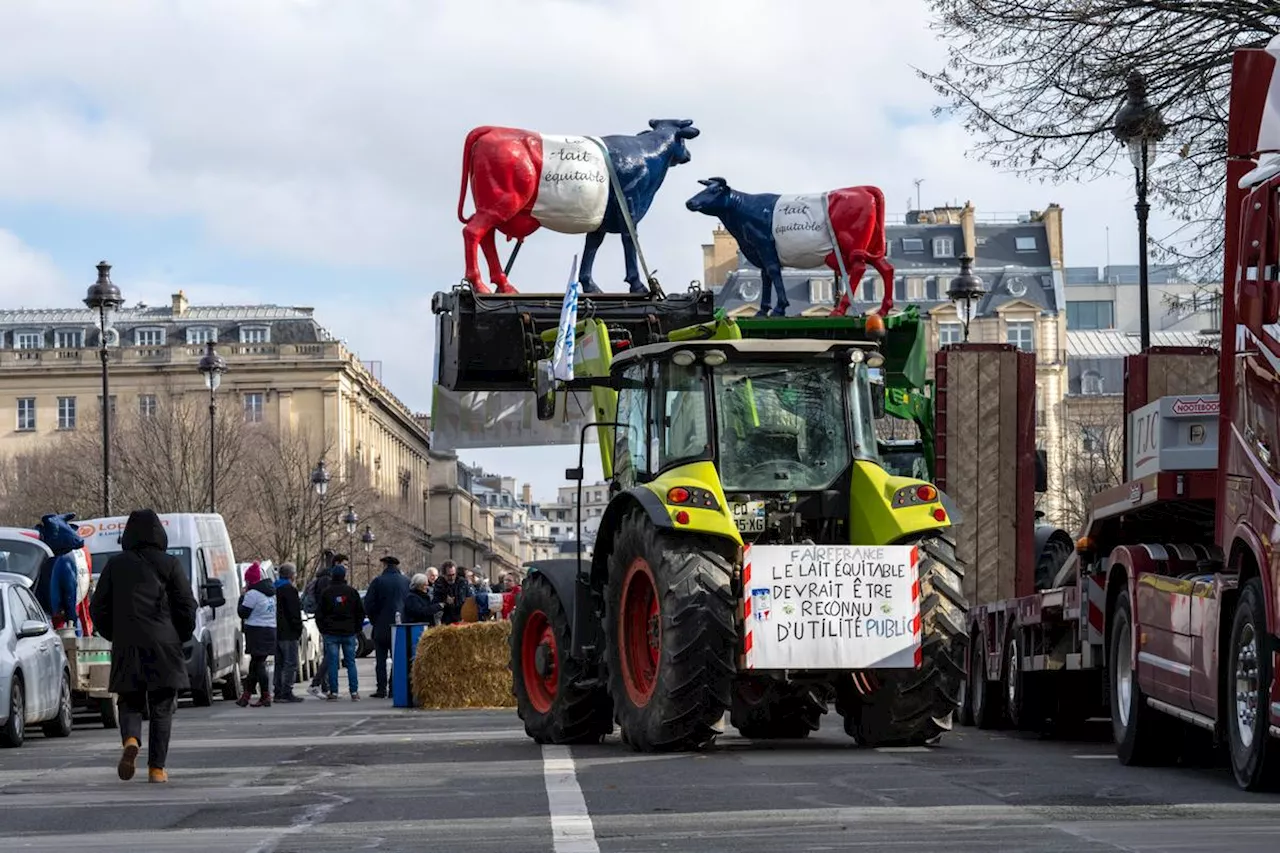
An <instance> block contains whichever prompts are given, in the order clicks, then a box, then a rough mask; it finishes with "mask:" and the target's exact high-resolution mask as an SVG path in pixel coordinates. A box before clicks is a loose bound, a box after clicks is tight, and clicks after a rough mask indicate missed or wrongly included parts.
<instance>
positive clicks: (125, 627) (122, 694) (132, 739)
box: [89, 509, 196, 782]
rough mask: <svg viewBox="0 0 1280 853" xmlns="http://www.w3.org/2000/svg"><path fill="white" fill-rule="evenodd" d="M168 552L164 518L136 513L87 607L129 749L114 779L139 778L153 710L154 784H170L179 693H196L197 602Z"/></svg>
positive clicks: (150, 757)
mask: <svg viewBox="0 0 1280 853" xmlns="http://www.w3.org/2000/svg"><path fill="white" fill-rule="evenodd" d="M168 547H169V537H168V534H166V533H165V530H164V525H163V524H162V523H161V522H160V517H159V516H158V515H156V514H155V512H154V511H153V510H150V509H139V510H134V511H133V512H132V513H130V514H129V520H128V522H127V523H126V524H125V526H124V533H123V534H122V535H121V537H120V548H121V552H120V553H119V554H116V555H115V556H114V557H112V558H111V559H110V560H108V561H107V564H106V565H105V566H104V567H103V569H102V573H101V574H100V575H99V576H98V585H97V587H96V588H95V589H94V591H93V598H92V600H91V602H90V605H89V607H90V613H91V615H92V618H93V621H94V626H95V628H96V630H97V632H98V633H99V634H101V635H102V637H103V638H104V639H106V640H108V641H109V642H110V643H111V677H110V680H109V684H108V688H109V689H110V690H111V692H112V693H115V694H116V695H117V697H118V698H117V704H118V705H119V708H120V737H121V739H122V741H123V744H124V754H123V755H122V756H121V757H120V762H119V764H117V765H116V773H117V775H119V777H120V778H121V779H123V780H126V781H127V780H129V779H132V778H133V773H134V762H135V761H136V760H137V758H138V752H139V750H140V748H141V740H142V715H143V713H144V712H146V711H147V709H148V707H149V708H150V721H149V730H148V742H147V767H148V769H149V773H148V776H149V777H150V780H151V781H152V782H167V781H168V780H169V776H168V774H167V772H166V771H165V762H166V759H167V758H168V754H169V737H170V735H171V734H172V732H173V714H174V711H175V710H176V709H177V696H178V691H179V690H184V689H186V688H188V687H190V682H189V679H188V677H187V661H186V658H185V656H184V655H183V651H182V645H183V643H185V642H186V641H188V640H190V639H191V637H192V635H193V634H194V633H195V627H196V600H195V596H194V595H193V594H192V592H191V581H190V579H189V578H188V577H187V574H186V572H185V571H184V570H183V568H182V565H181V564H180V563H179V562H178V558H177V557H174V556H173V555H171V554H169V553H168V551H167V550H166V549H167V548H168Z"/></svg>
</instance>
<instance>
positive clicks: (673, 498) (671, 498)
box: [667, 486, 689, 504]
mask: <svg viewBox="0 0 1280 853" xmlns="http://www.w3.org/2000/svg"><path fill="white" fill-rule="evenodd" d="M687 500H689V490H688V489H684V488H681V487H680V486H676V487H675V488H674V489H668V490H667V503H670V504H682V503H684V502H685V501H687Z"/></svg>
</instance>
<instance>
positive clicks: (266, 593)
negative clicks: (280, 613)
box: [236, 562, 276, 708]
mask: <svg viewBox="0 0 1280 853" xmlns="http://www.w3.org/2000/svg"><path fill="white" fill-rule="evenodd" d="M244 586H245V590H244V593H243V594H242V595H241V596H240V603H239V606H238V607H237V608H236V612H237V613H238V614H239V615H240V618H241V619H243V620H244V645H245V651H247V652H248V653H249V680H248V682H247V683H246V684H245V688H244V693H242V694H241V695H240V698H239V699H237V700H236V704H237V705H239V706H240V707H241V708H243V707H244V706H246V705H248V704H249V697H250V695H251V694H252V690H253V687H254V686H255V685H256V686H257V688H258V701H257V702H254V703H253V707H255V708H269V707H271V679H270V677H269V676H268V674H267V658H270V657H273V656H274V655H275V653H276V588H275V586H274V585H273V584H272V583H271V580H270V578H265V577H263V576H262V567H261V566H259V565H258V564H257V563H256V562H255V563H253V564H252V565H250V566H249V568H247V569H245V572H244Z"/></svg>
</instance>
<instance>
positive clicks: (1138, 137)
mask: <svg viewBox="0 0 1280 853" xmlns="http://www.w3.org/2000/svg"><path fill="white" fill-rule="evenodd" d="M1125 85H1126V87H1127V89H1128V94H1127V95H1126V97H1125V102H1124V105H1123V106H1122V107H1120V110H1119V111H1118V112H1117V113H1116V123H1115V127H1114V128H1113V129H1112V133H1114V134H1115V137H1116V139H1118V140H1120V142H1121V144H1123V145H1126V146H1128V148H1129V156H1130V157H1131V158H1132V159H1133V170H1134V173H1135V176H1136V178H1137V190H1138V203H1137V204H1135V205H1134V210H1135V211H1137V213H1138V299H1139V300H1140V305H1139V312H1138V317H1139V321H1140V323H1141V325H1140V327H1139V328H1140V334H1141V347H1142V350H1141V351H1142V352H1146V351H1147V348H1148V347H1149V346H1150V345H1151V316H1150V315H1151V308H1150V305H1149V304H1148V303H1149V301H1150V297H1149V291H1148V281H1147V215H1148V214H1149V213H1150V212H1151V206H1150V205H1149V204H1147V168H1148V166H1150V164H1151V148H1152V146H1153V145H1154V144H1155V143H1157V142H1159V141H1160V140H1161V139H1164V136H1165V134H1166V133H1168V132H1169V126H1168V125H1167V124H1165V122H1164V119H1163V118H1162V117H1161V116H1160V108H1159V107H1156V106H1155V105H1153V104H1151V103H1150V102H1149V101H1147V80H1146V78H1145V77H1143V76H1142V73H1141V72H1140V71H1136V70H1135V71H1130V72H1129V75H1128V76H1127V77H1126V78H1125Z"/></svg>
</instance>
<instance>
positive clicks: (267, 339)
mask: <svg viewBox="0 0 1280 853" xmlns="http://www.w3.org/2000/svg"><path fill="white" fill-rule="evenodd" d="M240 343H242V344H268V343H271V327H270V326H241V327H240Z"/></svg>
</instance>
